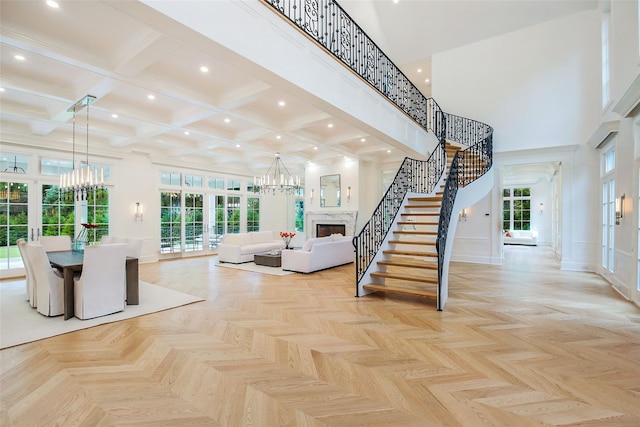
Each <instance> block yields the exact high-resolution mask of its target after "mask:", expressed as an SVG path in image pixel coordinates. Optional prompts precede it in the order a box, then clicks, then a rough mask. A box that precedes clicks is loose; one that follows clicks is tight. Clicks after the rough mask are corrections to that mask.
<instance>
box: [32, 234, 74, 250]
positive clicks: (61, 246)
mask: <svg viewBox="0 0 640 427" xmlns="http://www.w3.org/2000/svg"><path fill="white" fill-rule="evenodd" d="M39 240H40V244H41V245H42V246H43V247H44V250H45V251H47V252H54V251H70V250H71V237H69V236H40V239H39Z"/></svg>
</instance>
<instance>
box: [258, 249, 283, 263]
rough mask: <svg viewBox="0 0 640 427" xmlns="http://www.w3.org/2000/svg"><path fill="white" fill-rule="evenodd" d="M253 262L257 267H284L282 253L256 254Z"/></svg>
mask: <svg viewBox="0 0 640 427" xmlns="http://www.w3.org/2000/svg"><path fill="white" fill-rule="evenodd" d="M253 262H254V263H255V264H256V265H266V266H267V267H280V266H281V265H282V253H280V252H278V253H277V254H272V253H270V252H264V253H261V254H255V255H254V256H253Z"/></svg>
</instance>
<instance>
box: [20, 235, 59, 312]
mask: <svg viewBox="0 0 640 427" xmlns="http://www.w3.org/2000/svg"><path fill="white" fill-rule="evenodd" d="M25 249H26V250H25V253H26V255H27V258H28V261H27V262H28V263H30V264H31V268H32V271H33V278H34V279H35V283H34V287H35V294H36V297H35V298H36V307H37V309H38V312H39V313H40V314H44V315H45V316H59V315H61V314H64V280H63V279H62V277H60V276H59V275H57V274H56V271H55V269H53V268H51V265H50V264H49V258H47V253H46V252H45V250H44V247H43V246H42V245H39V244H36V243H31V244H27V245H25Z"/></svg>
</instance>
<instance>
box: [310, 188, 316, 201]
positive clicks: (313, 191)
mask: <svg viewBox="0 0 640 427" xmlns="http://www.w3.org/2000/svg"><path fill="white" fill-rule="evenodd" d="M315 192H316V190H315V189H314V188H312V189H311V198H309V203H310V204H313V195H314V193H315Z"/></svg>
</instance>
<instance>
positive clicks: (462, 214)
mask: <svg viewBox="0 0 640 427" xmlns="http://www.w3.org/2000/svg"><path fill="white" fill-rule="evenodd" d="M462 220H464V222H467V210H466V209H462V210H461V211H460V215H459V216H458V221H462Z"/></svg>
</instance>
